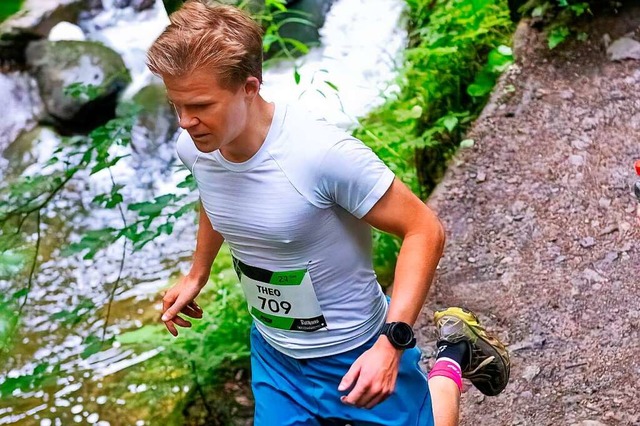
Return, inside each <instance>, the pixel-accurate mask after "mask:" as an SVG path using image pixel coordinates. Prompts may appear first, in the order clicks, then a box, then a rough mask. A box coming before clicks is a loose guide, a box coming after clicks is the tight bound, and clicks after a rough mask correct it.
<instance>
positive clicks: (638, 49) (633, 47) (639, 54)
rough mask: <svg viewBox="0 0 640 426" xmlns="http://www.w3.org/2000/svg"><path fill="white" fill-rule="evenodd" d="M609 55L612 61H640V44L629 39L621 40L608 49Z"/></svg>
mask: <svg viewBox="0 0 640 426" xmlns="http://www.w3.org/2000/svg"><path fill="white" fill-rule="evenodd" d="M607 55H608V57H609V60H611V61H622V60H624V59H640V42H637V41H636V40H634V39H632V38H629V37H622V38H619V39H618V40H616V41H614V42H613V43H612V44H611V45H610V46H609V47H608V48H607Z"/></svg>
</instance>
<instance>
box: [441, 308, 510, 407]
mask: <svg viewBox="0 0 640 426" xmlns="http://www.w3.org/2000/svg"><path fill="white" fill-rule="evenodd" d="M433 320H434V322H435V323H436V329H437V330H438V346H440V342H442V341H446V342H449V343H458V342H460V341H466V342H467V344H468V345H469V363H468V365H464V366H462V377H464V378H465V379H469V380H470V381H471V383H473V385H474V386H475V387H476V388H477V389H478V390H479V391H480V392H482V393H483V394H485V395H487V396H494V395H498V394H499V393H500V392H502V390H503V389H504V388H505V387H506V386H507V383H508V382H509V373H510V369H511V362H510V361H509V353H508V352H507V349H506V348H505V347H504V345H503V344H502V343H501V342H500V341H499V340H498V339H497V338H495V337H494V336H491V335H490V334H487V332H486V330H485V329H484V327H482V326H481V325H480V321H479V320H478V317H476V316H475V314H474V313H473V312H471V311H468V310H466V309H463V308H453V307H452V308H447V309H442V310H439V311H436V312H435V313H434V314H433Z"/></svg>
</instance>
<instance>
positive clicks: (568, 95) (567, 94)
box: [560, 90, 575, 101]
mask: <svg viewBox="0 0 640 426" xmlns="http://www.w3.org/2000/svg"><path fill="white" fill-rule="evenodd" d="M574 96H575V95H574V93H573V90H563V91H561V92H560V98H562V99H564V100H565V101H568V100H571V99H573V98H574Z"/></svg>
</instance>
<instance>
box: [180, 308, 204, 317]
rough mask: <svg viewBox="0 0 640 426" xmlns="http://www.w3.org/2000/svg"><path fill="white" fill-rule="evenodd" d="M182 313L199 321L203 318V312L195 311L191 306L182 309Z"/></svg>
mask: <svg viewBox="0 0 640 426" xmlns="http://www.w3.org/2000/svg"><path fill="white" fill-rule="evenodd" d="M180 312H182V313H183V314H185V315H188V316H190V317H191V318H197V319H200V318H202V311H201V310H197V309H194V308H193V307H192V306H190V305H187V306H185V307H184V308H182V310H181V311H180Z"/></svg>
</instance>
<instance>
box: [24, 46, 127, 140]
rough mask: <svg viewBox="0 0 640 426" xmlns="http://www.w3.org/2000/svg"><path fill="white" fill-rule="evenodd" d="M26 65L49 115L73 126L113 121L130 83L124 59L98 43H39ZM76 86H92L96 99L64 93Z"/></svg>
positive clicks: (29, 50) (33, 49)
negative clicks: (36, 83)
mask: <svg viewBox="0 0 640 426" xmlns="http://www.w3.org/2000/svg"><path fill="white" fill-rule="evenodd" d="M27 64H28V65H29V66H30V67H31V69H32V71H33V74H34V77H35V79H36V81H37V82H38V87H39V88H40V95H41V96H42V99H43V101H44V104H45V106H46V109H47V111H48V113H49V114H50V116H51V117H52V118H53V119H54V121H59V122H62V123H69V124H71V125H73V124H78V125H89V124H90V125H91V126H95V125H99V124H101V123H103V122H105V121H106V120H108V119H109V118H112V117H113V116H114V113H115V105H116V100H117V96H118V94H119V93H120V91H122V90H123V89H124V88H125V87H126V86H127V85H128V84H129V83H130V82H131V77H130V75H129V71H128V70H127V68H126V66H125V64H124V61H123V60H122V58H121V57H120V56H119V55H118V54H117V53H116V52H115V51H113V50H111V49H109V48H108V47H106V46H104V45H102V44H100V43H96V42H90V41H66V40H65V41H47V40H40V41H36V42H33V43H31V44H30V45H29V47H28V48H27ZM73 83H81V84H83V85H90V86H92V87H93V91H94V95H95V96H94V97H93V99H89V98H87V97H72V96H70V95H67V94H65V91H64V89H65V87H67V86H69V85H71V84H73ZM103 118H104V119H103ZM91 126H89V128H91Z"/></svg>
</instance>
